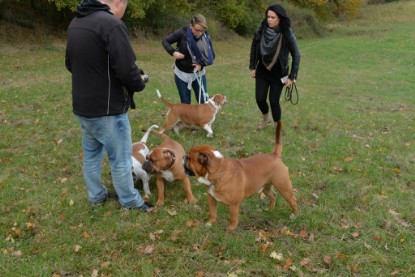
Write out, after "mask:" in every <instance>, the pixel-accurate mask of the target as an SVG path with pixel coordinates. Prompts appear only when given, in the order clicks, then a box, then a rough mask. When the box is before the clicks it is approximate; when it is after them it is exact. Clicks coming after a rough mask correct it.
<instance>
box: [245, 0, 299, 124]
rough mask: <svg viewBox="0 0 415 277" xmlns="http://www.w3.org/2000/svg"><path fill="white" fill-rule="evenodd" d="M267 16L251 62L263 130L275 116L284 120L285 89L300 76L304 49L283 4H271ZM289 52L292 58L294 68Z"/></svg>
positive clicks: (250, 67)
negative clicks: (293, 30)
mask: <svg viewBox="0 0 415 277" xmlns="http://www.w3.org/2000/svg"><path fill="white" fill-rule="evenodd" d="M265 17H266V18H265V19H264V20H263V21H262V23H261V25H260V27H259V29H258V30H257V31H256V33H255V35H254V38H253V40H252V45H251V53H250V62H249V69H251V77H252V78H255V98H256V102H257V105H258V108H259V109H260V111H261V113H262V116H263V118H262V121H261V124H260V126H259V128H260V129H262V128H265V127H266V126H267V125H269V124H271V123H272V119H273V121H274V122H277V121H280V120H281V106H280V96H281V92H282V89H283V87H289V86H291V85H292V83H293V82H294V81H295V80H296V79H297V73H298V69H299V66H300V51H299V49H298V45H297V41H296V38H295V36H294V34H293V32H292V30H291V21H290V18H289V17H288V16H287V12H286V11H285V9H284V8H283V7H282V6H281V5H279V4H274V5H271V6H269V7H268V9H267V10H266V12H265ZM289 54H290V55H291V57H292V63H291V70H289V64H288V63H289ZM268 92H269V93H268ZM268 95H269V102H270V106H271V112H272V119H271V116H270V114H269V106H268V103H267V97H268Z"/></svg>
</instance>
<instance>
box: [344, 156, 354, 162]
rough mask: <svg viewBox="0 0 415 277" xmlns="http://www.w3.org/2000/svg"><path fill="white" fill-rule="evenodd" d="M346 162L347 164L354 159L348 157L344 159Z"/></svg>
mask: <svg viewBox="0 0 415 277" xmlns="http://www.w3.org/2000/svg"><path fill="white" fill-rule="evenodd" d="M344 161H345V162H351V161H353V157H346V158H344Z"/></svg>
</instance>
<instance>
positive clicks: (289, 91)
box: [285, 82, 300, 105]
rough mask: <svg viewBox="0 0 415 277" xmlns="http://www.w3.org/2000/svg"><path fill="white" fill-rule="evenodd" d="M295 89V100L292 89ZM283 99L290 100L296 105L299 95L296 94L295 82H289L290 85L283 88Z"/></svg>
mask: <svg viewBox="0 0 415 277" xmlns="http://www.w3.org/2000/svg"><path fill="white" fill-rule="evenodd" d="M294 90H295V95H296V97H295V100H293V91H294ZM285 100H286V101H290V102H291V104H293V105H297V104H298V101H299V100H300V97H299V96H298V90H297V85H296V84H295V82H293V83H292V84H291V86H289V87H286V88H285Z"/></svg>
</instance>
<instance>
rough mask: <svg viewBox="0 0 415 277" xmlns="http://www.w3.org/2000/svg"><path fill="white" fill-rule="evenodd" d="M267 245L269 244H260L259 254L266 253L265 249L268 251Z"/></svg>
mask: <svg viewBox="0 0 415 277" xmlns="http://www.w3.org/2000/svg"><path fill="white" fill-rule="evenodd" d="M269 245H270V243H269V242H266V243H262V244H261V246H260V249H261V252H262V253H265V252H266V251H267V249H268V247H269Z"/></svg>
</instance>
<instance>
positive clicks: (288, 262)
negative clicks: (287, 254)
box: [284, 258, 293, 269]
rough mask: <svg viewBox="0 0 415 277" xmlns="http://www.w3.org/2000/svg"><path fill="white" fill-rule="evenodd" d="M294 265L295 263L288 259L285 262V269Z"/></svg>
mask: <svg viewBox="0 0 415 277" xmlns="http://www.w3.org/2000/svg"><path fill="white" fill-rule="evenodd" d="M292 264H293V262H292V261H291V259H290V258H287V259H286V260H285V264H284V269H288V268H289V267H290V266H291V265H292Z"/></svg>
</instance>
